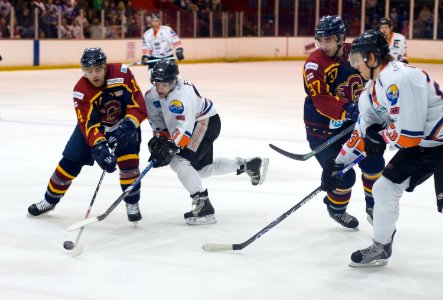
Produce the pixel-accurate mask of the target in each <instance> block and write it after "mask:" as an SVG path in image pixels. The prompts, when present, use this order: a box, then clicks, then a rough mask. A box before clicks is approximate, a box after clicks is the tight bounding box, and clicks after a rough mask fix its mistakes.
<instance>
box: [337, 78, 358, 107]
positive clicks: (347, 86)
mask: <svg viewBox="0 0 443 300" xmlns="http://www.w3.org/2000/svg"><path fill="white" fill-rule="evenodd" d="M364 87H365V86H364V84H363V80H362V79H361V77H360V75H358V74H354V75H351V76H349V78H348V80H347V81H345V82H343V83H341V84H339V85H338V86H337V88H336V89H335V91H336V93H337V95H340V96H341V97H343V98H346V99H348V100H352V101H354V102H355V101H357V100H358V97H359V96H360V94H361V92H362V90H363V88H364Z"/></svg>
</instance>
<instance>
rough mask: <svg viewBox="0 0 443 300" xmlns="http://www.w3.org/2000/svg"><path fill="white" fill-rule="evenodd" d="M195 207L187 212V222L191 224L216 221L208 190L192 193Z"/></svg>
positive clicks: (204, 223)
mask: <svg viewBox="0 0 443 300" xmlns="http://www.w3.org/2000/svg"><path fill="white" fill-rule="evenodd" d="M191 198H192V205H193V206H194V208H193V209H192V210H191V211H190V212H187V213H185V215H184V216H185V220H186V223H187V224H189V225H206V224H213V223H216V222H217V220H216V219H215V216H214V212H215V211H214V207H213V206H212V204H211V202H210V201H209V197H208V190H205V191H204V192H197V193H195V194H193V195H191Z"/></svg>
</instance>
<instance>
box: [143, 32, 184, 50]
mask: <svg viewBox="0 0 443 300" xmlns="http://www.w3.org/2000/svg"><path fill="white" fill-rule="evenodd" d="M180 46H181V41H180V38H179V37H178V35H177V34H176V33H175V31H174V30H172V28H171V27H169V26H163V25H161V26H160V29H159V30H158V31H156V32H154V29H153V28H150V29H148V30H146V32H145V33H144V34H143V40H142V52H143V55H148V56H154V57H158V58H162V57H167V56H170V55H173V48H177V47H180Z"/></svg>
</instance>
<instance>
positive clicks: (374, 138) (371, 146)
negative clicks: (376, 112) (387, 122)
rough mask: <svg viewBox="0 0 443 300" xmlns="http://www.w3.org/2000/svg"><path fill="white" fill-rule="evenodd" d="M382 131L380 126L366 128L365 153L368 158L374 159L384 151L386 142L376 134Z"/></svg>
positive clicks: (374, 125)
mask: <svg viewBox="0 0 443 300" xmlns="http://www.w3.org/2000/svg"><path fill="white" fill-rule="evenodd" d="M382 130H383V126H381V125H380V124H372V125H371V126H369V127H368V128H366V137H365V138H364V141H365V152H366V155H367V156H368V157H374V156H377V155H383V153H384V152H385V150H386V142H385V140H384V139H383V137H382V136H381V135H380V134H379V133H378V132H379V131H382Z"/></svg>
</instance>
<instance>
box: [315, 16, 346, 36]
mask: <svg viewBox="0 0 443 300" xmlns="http://www.w3.org/2000/svg"><path fill="white" fill-rule="evenodd" d="M341 34H344V35H345V36H346V26H345V23H343V20H342V19H341V17H340V16H329V15H328V16H323V17H321V19H320V21H319V22H318V24H317V26H316V27H315V39H316V40H317V39H318V38H319V37H325V36H332V35H335V36H336V37H337V41H339V40H340V35H341Z"/></svg>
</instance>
